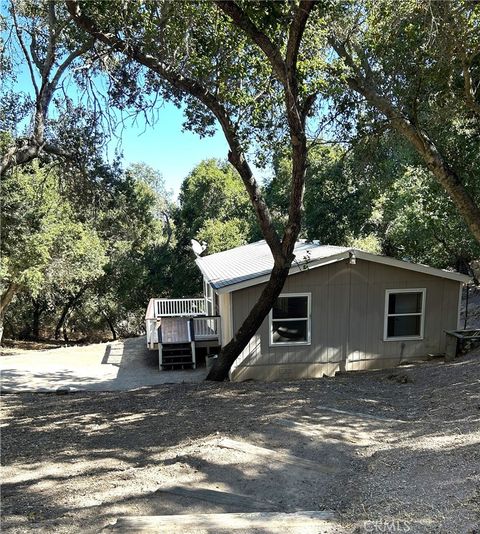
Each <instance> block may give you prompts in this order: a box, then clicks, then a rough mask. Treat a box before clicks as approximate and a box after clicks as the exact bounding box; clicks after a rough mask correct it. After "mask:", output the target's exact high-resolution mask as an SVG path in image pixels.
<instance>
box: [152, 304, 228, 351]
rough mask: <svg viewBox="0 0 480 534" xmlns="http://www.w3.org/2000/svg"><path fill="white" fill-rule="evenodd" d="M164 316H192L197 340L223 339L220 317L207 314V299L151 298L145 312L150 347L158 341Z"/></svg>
mask: <svg viewBox="0 0 480 534" xmlns="http://www.w3.org/2000/svg"><path fill="white" fill-rule="evenodd" d="M202 316H203V317H202ZM162 317H192V318H193V327H194V332H195V340H196V341H207V340H215V339H218V341H219V342H220V340H221V321H220V317H219V316H207V306H206V302H205V299H203V298H195V299H150V302H149V303H148V307H147V312H146V314H145V329H146V333H147V345H148V347H150V348H154V345H155V344H157V343H158V327H159V326H160V323H161V318H162Z"/></svg>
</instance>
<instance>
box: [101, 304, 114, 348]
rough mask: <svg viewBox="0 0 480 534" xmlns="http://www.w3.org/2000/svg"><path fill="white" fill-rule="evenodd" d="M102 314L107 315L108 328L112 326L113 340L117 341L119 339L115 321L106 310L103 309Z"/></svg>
mask: <svg viewBox="0 0 480 534" xmlns="http://www.w3.org/2000/svg"><path fill="white" fill-rule="evenodd" d="M102 314H103V316H104V317H105V321H107V324H108V328H110V332H112V341H116V340H117V332H116V330H115V326H114V324H113V322H112V321H111V319H110V317H109V316H108V314H107V313H106V312H105V311H104V310H102Z"/></svg>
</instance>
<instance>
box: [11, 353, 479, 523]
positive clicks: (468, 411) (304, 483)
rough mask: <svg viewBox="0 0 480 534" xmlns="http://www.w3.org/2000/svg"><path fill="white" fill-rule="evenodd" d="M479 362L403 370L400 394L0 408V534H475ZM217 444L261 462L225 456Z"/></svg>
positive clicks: (213, 393)
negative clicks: (259, 451) (279, 518)
mask: <svg viewBox="0 0 480 534" xmlns="http://www.w3.org/2000/svg"><path fill="white" fill-rule="evenodd" d="M111 357H112V356H111V354H109V355H108V359H109V358H111ZM479 362H480V358H479V357H478V356H475V355H471V356H469V357H466V358H463V359H462V360H458V361H456V362H454V363H452V364H448V365H444V364H443V363H440V362H436V363H431V364H425V365H422V366H419V367H414V368H408V369H403V370H402V371H401V372H402V373H406V374H408V376H409V380H408V381H407V382H406V383H398V382H396V381H394V380H391V379H390V378H389V376H390V375H391V373H388V372H370V373H356V374H353V373H352V374H349V375H345V376H341V377H338V378H335V379H321V380H309V381H303V382H277V383H271V384H258V383H244V384H231V383H224V384H209V383H201V384H176V385H171V386H158V387H155V388H149V389H143V390H138V391H131V392H114V393H90V394H87V393H83V392H79V393H74V394H69V395H65V396H58V395H55V394H32V393H29V394H21V395H18V394H17V395H6V396H4V397H3V409H4V417H3V428H2V461H3V463H4V466H5V467H4V472H3V480H4V484H3V486H2V513H3V524H2V529H3V530H4V531H10V532H25V531H30V530H36V529H44V530H45V531H55V532H79V531H98V530H100V529H101V528H103V527H104V526H106V525H108V524H110V523H112V522H113V521H114V520H115V518H117V517H121V516H125V515H160V514H177V513H195V512H198V513H200V512H203V513H207V512H210V513H213V512H251V511H256V510H258V509H261V510H265V509H269V510H271V511H287V512H293V511H296V510H332V511H334V512H336V513H337V515H338V517H339V521H340V523H339V526H338V530H337V532H353V531H356V532H367V531H368V528H370V526H371V525H370V523H368V521H370V522H372V521H377V522H379V523H378V524H380V525H381V524H382V522H387V521H397V522H401V521H403V522H405V523H402V525H408V527H409V528H410V531H411V532H416V533H417V532H418V533H421V532H468V528H470V531H473V530H472V529H473V528H474V526H475V524H478V520H479V519H480V518H479V516H478V515H476V514H478V502H479V501H478V498H479V495H480V493H478V489H479V472H480V471H479V469H478V468H479V460H480V456H479V449H480V448H479V446H478V445H479V442H480V434H479V420H480V409H479V406H480V398H479V389H480V388H479V379H478V377H479V373H478V371H479V368H480V365H479ZM111 365H114V363H112V364H111ZM328 409H335V410H342V411H344V412H351V413H338V412H332V411H329V410H328ZM364 415H366V416H370V417H364ZM387 419H390V420H387ZM393 419H395V420H396V422H395V421H393V422H392V421H391V420H393ZM225 437H228V438H230V439H233V440H235V441H237V442H240V443H247V444H251V445H256V446H258V447H263V448H265V449H268V450H270V451H273V455H270V456H263V457H262V456H258V455H255V454H250V453H245V452H242V451H241V450H232V449H226V448H224V447H222V440H223V439H224V438H225ZM275 453H276V454H280V455H284V456H285V455H287V456H288V457H289V458H290V459H291V457H292V456H294V457H298V458H301V459H304V460H311V461H312V462H315V463H316V464H319V465H326V466H329V467H331V468H333V469H334V470H335V473H334V474H325V473H321V472H319V471H317V470H309V469H305V468H302V467H295V465H293V464H292V462H290V463H286V462H285V461H283V460H281V459H280V456H275ZM179 488H180V489H179ZM229 496H230V497H229ZM232 496H233V497H232ZM447 497H448V498H447ZM459 503H461V505H460V504H459ZM364 521H367V523H364ZM398 524H400V523H398ZM355 529H357V530H355ZM259 532H260V531H259ZM261 532H270V530H269V529H268V528H266V529H264V530H261Z"/></svg>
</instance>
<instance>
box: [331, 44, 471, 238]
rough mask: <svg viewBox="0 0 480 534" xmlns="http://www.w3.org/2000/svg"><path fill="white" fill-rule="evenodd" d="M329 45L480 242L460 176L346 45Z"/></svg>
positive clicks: (349, 80) (350, 81) (356, 85)
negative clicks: (438, 185) (435, 181)
mask: <svg viewBox="0 0 480 534" xmlns="http://www.w3.org/2000/svg"><path fill="white" fill-rule="evenodd" d="M329 42H330V44H331V46H332V47H333V49H334V50H335V52H336V53H337V54H338V56H339V57H341V58H342V59H343V60H344V61H345V64H346V65H347V66H348V67H349V68H350V71H351V74H350V75H349V76H347V78H346V81H347V84H348V86H349V87H350V89H352V90H353V91H355V92H356V93H359V94H361V95H362V96H363V97H364V98H365V99H366V100H367V102H368V103H369V104H370V105H371V106H373V107H375V108H376V109H378V110H379V111H380V112H381V113H383V114H384V115H385V116H386V117H387V119H388V120H389V121H390V124H391V127H392V128H393V129H395V130H396V131H397V132H399V133H400V134H401V135H402V136H403V137H404V138H405V139H407V141H409V142H410V143H411V145H412V146H413V147H414V149H415V150H416V151H417V153H418V154H419V156H420V157H421V158H422V160H423V161H424V163H425V164H426V166H427V168H428V169H429V170H430V172H431V173H432V174H433V175H434V177H435V178H436V180H437V181H438V183H439V184H440V185H441V186H442V187H443V189H444V190H445V191H446V192H447V194H448V195H449V196H450V198H451V199H452V201H453V202H454V204H455V205H456V207H457V209H458V211H459V213H460V214H461V216H462V217H463V219H464V220H465V222H466V223H467V225H468V227H469V228H470V231H471V232H472V234H473V235H474V237H475V239H476V240H477V241H478V242H480V208H479V207H478V206H477V204H476V203H475V201H474V200H473V198H472V196H471V195H470V194H469V192H468V191H467V190H466V189H465V187H464V185H463V184H462V182H461V180H460V178H459V176H458V175H457V174H456V173H455V172H454V171H453V169H451V168H450V167H449V166H448V165H447V163H446V161H445V160H444V158H443V156H442V154H441V153H440V151H439V150H438V148H437V147H436V145H435V143H434V142H433V140H432V139H430V137H429V136H428V134H427V133H426V132H425V131H424V130H422V129H421V128H420V127H419V126H418V125H414V124H412V122H411V121H410V120H409V119H408V118H407V117H405V116H404V115H403V113H402V112H401V111H400V110H398V109H397V108H396V107H395V106H394V104H393V103H392V102H391V101H390V100H389V99H388V98H387V97H385V96H383V95H381V94H380V93H379V92H378V91H377V89H376V88H375V86H374V84H373V80H371V79H370V78H368V71H367V73H366V74H363V73H362V72H361V70H360V68H359V67H358V66H357V65H356V64H355V61H354V59H353V57H352V55H351V54H350V53H349V52H348V51H347V49H346V47H345V45H344V43H341V42H339V41H338V40H336V39H335V38H333V37H331V38H330V39H329Z"/></svg>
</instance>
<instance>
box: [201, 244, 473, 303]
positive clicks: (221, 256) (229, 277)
mask: <svg viewBox="0 0 480 534" xmlns="http://www.w3.org/2000/svg"><path fill="white" fill-rule="evenodd" d="M352 253H353V254H355V256H356V257H357V258H359V259H364V260H368V261H374V262H377V263H383V264H386V265H390V266H393V267H399V268H403V269H408V270H412V271H417V272H423V273H425V274H429V275H432V276H440V277H442V278H450V279H453V280H457V281H459V282H467V281H468V280H469V279H470V278H469V277H468V276H466V275H463V274H459V273H456V272H452V271H444V270H442V269H435V268H433V267H428V266H426V265H420V264H415V263H410V262H407V261H401V260H396V259H394V258H389V257H388V256H380V255H377V254H371V253H368V252H364V251H362V250H358V249H354V248H349V247H336V246H331V245H320V244H319V243H318V241H313V242H308V241H305V240H302V241H298V242H297V243H296V245H295V249H294V254H295V260H294V261H293V263H292V267H291V269H290V273H289V274H290V275H291V274H295V273H299V272H302V271H303V270H304V269H305V265H308V268H309V269H312V268H314V267H320V266H321V265H326V264H328V263H333V262H336V261H340V260H343V259H346V258H348V257H349V256H350V254H352ZM196 263H197V265H198V267H199V268H200V271H201V272H202V274H203V276H204V278H205V280H206V281H207V282H208V283H209V284H210V285H211V286H212V287H213V289H215V290H217V292H218V293H226V292H231V291H236V290H237V289H241V288H243V287H249V286H251V285H256V284H260V283H262V282H265V281H267V280H268V278H269V277H270V272H271V270H272V268H273V256H272V253H271V251H270V248H269V247H268V245H267V243H266V241H264V240H262V241H257V242H256V243H251V244H249V245H243V246H240V247H235V248H232V249H230V250H225V251H224V252H217V253H216V254H210V255H209V256H204V257H200V256H199V257H197V259H196Z"/></svg>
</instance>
